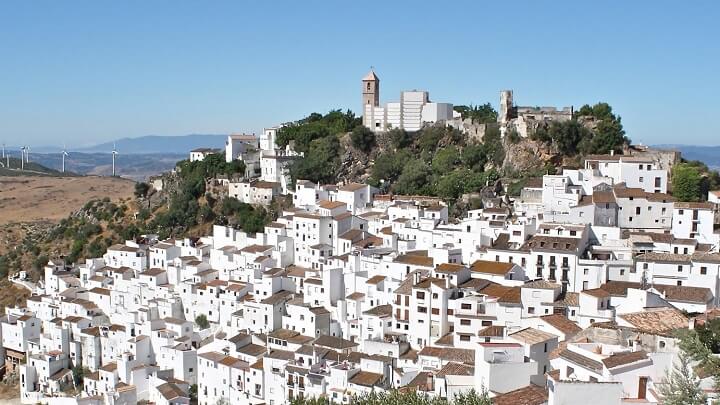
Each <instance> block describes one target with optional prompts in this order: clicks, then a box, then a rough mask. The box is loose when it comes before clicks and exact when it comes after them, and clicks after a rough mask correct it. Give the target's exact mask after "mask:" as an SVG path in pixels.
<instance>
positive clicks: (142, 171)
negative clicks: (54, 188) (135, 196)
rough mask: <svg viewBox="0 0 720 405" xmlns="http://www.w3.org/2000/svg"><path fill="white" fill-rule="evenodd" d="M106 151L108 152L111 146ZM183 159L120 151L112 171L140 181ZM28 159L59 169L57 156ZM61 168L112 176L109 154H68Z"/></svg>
mask: <svg viewBox="0 0 720 405" xmlns="http://www.w3.org/2000/svg"><path fill="white" fill-rule="evenodd" d="M110 148H111V149H112V145H111V147H110ZM119 149H120V148H118V150H119ZM187 158H188V154H187V153H135V154H133V153H122V152H121V153H120V154H118V155H117V157H116V158H115V169H116V170H115V171H116V173H117V174H118V175H119V176H121V177H125V178H128V179H132V180H136V181H144V180H147V178H148V177H150V176H153V175H156V174H160V173H163V172H167V171H170V170H172V169H173V168H174V167H175V164H176V163H177V162H178V161H180V160H183V159H187ZM30 160H31V162H30V163H33V162H38V163H40V164H41V165H43V166H46V167H49V168H51V169H55V170H60V168H61V167H62V155H61V154H60V153H33V154H31V155H30ZM65 169H66V170H67V171H71V172H74V173H78V174H90V175H98V176H110V175H112V155H111V154H110V153H83V152H69V155H68V156H67V157H66V158H65Z"/></svg>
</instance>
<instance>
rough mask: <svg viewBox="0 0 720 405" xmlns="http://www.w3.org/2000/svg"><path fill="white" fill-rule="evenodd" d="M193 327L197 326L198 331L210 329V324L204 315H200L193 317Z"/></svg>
mask: <svg viewBox="0 0 720 405" xmlns="http://www.w3.org/2000/svg"><path fill="white" fill-rule="evenodd" d="M195 325H197V326H198V327H199V328H200V329H207V328H209V327H210V322H209V321H208V319H207V316H205V314H200V315H198V316H196V317H195Z"/></svg>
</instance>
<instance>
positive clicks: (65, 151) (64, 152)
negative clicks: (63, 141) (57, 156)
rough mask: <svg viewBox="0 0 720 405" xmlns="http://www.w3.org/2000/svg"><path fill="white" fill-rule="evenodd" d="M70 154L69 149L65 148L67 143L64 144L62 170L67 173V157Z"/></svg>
mask: <svg viewBox="0 0 720 405" xmlns="http://www.w3.org/2000/svg"><path fill="white" fill-rule="evenodd" d="M66 156H68V153H67V149H66V148H65V145H63V150H62V172H63V173H65V157H66Z"/></svg>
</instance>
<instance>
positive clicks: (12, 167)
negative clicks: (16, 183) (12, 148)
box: [0, 156, 73, 177]
mask: <svg viewBox="0 0 720 405" xmlns="http://www.w3.org/2000/svg"><path fill="white" fill-rule="evenodd" d="M33 158H34V156H33ZM8 164H9V165H8ZM21 168H22V170H21ZM72 175H73V173H70V172H69V171H68V173H61V172H60V171H58V170H55V169H51V168H49V167H47V166H45V165H42V164H40V163H38V162H36V161H34V160H33V161H30V162H26V163H25V164H24V165H23V164H22V161H21V160H20V159H19V158H14V157H11V158H10V159H0V177H15V176H72Z"/></svg>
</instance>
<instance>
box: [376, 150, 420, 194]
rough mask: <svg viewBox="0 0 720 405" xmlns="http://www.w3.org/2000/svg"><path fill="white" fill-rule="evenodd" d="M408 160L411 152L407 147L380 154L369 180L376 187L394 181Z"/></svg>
mask: <svg viewBox="0 0 720 405" xmlns="http://www.w3.org/2000/svg"><path fill="white" fill-rule="evenodd" d="M408 160H410V152H408V151H407V150H405V149H403V150H399V151H397V152H385V153H382V154H380V155H379V156H378V157H377V158H375V163H374V164H373V167H372V172H371V174H370V178H369V179H368V182H369V183H370V184H371V185H373V186H375V187H380V185H381V184H389V183H391V182H394V181H395V180H396V179H397V178H398V176H400V174H401V173H402V171H403V168H404V167H405V163H407V161H408Z"/></svg>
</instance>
